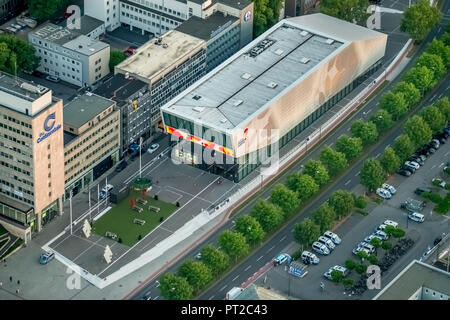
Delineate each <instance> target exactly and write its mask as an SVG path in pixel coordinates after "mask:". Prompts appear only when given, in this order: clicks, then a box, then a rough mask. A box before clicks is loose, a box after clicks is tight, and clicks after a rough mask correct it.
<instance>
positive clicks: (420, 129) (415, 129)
mask: <svg viewBox="0 0 450 320" xmlns="http://www.w3.org/2000/svg"><path fill="white" fill-rule="evenodd" d="M405 133H406V134H407V135H408V137H409V139H411V141H412V143H413V144H414V146H415V147H416V148H418V147H420V146H422V145H424V144H425V143H427V142H428V141H430V140H431V138H432V131H431V129H430V126H429V125H428V124H427V123H426V122H425V121H424V120H423V119H422V117H420V116H418V115H415V116H413V117H412V118H411V119H409V120H408V121H406V123H405Z"/></svg>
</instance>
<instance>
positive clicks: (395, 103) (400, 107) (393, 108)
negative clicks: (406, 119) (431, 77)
mask: <svg viewBox="0 0 450 320" xmlns="http://www.w3.org/2000/svg"><path fill="white" fill-rule="evenodd" d="M380 108H382V109H384V110H386V111H387V112H389V113H390V114H391V115H392V119H394V120H398V119H399V118H400V117H401V116H403V115H404V114H405V113H406V112H407V111H408V104H407V103H406V100H405V97H404V94H403V93H402V92H398V91H397V92H396V93H394V92H392V91H388V92H386V93H385V94H383V95H382V96H381V99H380Z"/></svg>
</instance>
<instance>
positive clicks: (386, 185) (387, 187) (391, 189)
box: [381, 183, 397, 195]
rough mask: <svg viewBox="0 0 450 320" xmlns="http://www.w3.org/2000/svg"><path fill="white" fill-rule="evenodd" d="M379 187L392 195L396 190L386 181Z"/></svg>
mask: <svg viewBox="0 0 450 320" xmlns="http://www.w3.org/2000/svg"><path fill="white" fill-rule="evenodd" d="M381 187H382V188H383V189H385V190H387V191H389V192H390V193H391V194H392V195H394V194H395V193H396V192H397V190H396V189H395V188H394V187H393V186H391V185H390V184H387V183H383V185H382V186H381Z"/></svg>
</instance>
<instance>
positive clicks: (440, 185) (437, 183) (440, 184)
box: [431, 178, 447, 189]
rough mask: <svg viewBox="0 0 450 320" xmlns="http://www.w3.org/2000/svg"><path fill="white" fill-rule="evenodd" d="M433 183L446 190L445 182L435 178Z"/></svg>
mask: <svg viewBox="0 0 450 320" xmlns="http://www.w3.org/2000/svg"><path fill="white" fill-rule="evenodd" d="M431 182H433V184H434V185H437V186H439V187H441V188H443V189H445V187H446V186H447V182H445V181H444V180H442V179H441V178H433V180H431Z"/></svg>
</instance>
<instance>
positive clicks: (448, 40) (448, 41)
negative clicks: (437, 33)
mask: <svg viewBox="0 0 450 320" xmlns="http://www.w3.org/2000/svg"><path fill="white" fill-rule="evenodd" d="M441 41H442V42H443V43H444V44H445V45H446V46H447V47H450V32H448V31H447V32H446V33H444V34H443V35H442V37H441Z"/></svg>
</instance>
